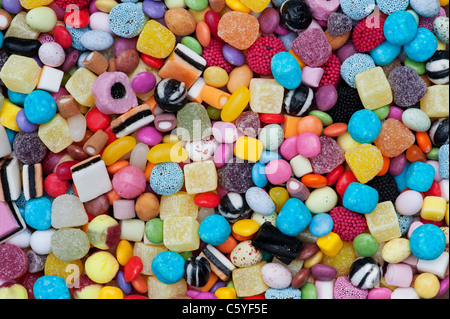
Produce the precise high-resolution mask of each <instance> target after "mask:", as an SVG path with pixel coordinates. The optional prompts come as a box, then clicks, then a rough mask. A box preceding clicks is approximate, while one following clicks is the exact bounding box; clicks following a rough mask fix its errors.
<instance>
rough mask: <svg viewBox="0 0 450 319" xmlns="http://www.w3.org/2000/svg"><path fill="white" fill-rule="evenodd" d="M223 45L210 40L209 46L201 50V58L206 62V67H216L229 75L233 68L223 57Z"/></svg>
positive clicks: (221, 42)
mask: <svg viewBox="0 0 450 319" xmlns="http://www.w3.org/2000/svg"><path fill="white" fill-rule="evenodd" d="M224 45H225V42H223V41H219V40H216V39H214V38H212V39H211V42H210V43H209V46H207V47H206V48H203V53H202V57H203V58H204V59H205V60H206V66H207V67H210V66H218V67H220V68H222V69H224V70H225V71H227V72H228V73H230V72H231V70H232V69H233V66H232V65H231V64H230V63H228V61H227V60H225V58H224V56H223V53H222V49H223V47H224Z"/></svg>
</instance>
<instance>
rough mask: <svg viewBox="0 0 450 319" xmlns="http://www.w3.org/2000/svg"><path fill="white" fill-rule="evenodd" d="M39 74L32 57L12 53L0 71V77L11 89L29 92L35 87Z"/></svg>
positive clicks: (37, 66)
mask: <svg viewBox="0 0 450 319" xmlns="http://www.w3.org/2000/svg"><path fill="white" fill-rule="evenodd" d="M40 74H41V68H40V67H39V65H38V64H37V63H36V61H35V60H34V59H32V58H28V57H25V56H20V55H16V54H12V55H11V56H9V58H8V60H6V63H5V64H4V65H3V67H2V70H1V71H0V79H1V80H2V81H3V83H4V84H5V86H6V87H7V88H8V89H10V90H11V91H14V92H18V93H24V94H29V93H31V92H32V91H33V90H34V89H35V88H36V85H37V83H38V82H39V76H40Z"/></svg>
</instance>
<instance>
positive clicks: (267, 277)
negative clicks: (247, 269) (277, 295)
mask: <svg viewBox="0 0 450 319" xmlns="http://www.w3.org/2000/svg"><path fill="white" fill-rule="evenodd" d="M261 276H262V279H263V280H264V282H265V283H266V285H267V286H269V287H271V288H275V289H284V288H287V287H289V285H290V284H291V281H292V275H291V272H290V271H289V269H288V268H287V267H286V266H284V265H282V264H280V263H268V264H265V265H264V266H263V267H262V268H261Z"/></svg>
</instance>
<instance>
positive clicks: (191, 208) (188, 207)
mask: <svg viewBox="0 0 450 319" xmlns="http://www.w3.org/2000/svg"><path fill="white" fill-rule="evenodd" d="M197 215H198V206H197V205H195V203H194V195H191V194H188V193H186V192H182V191H180V192H177V193H175V194H172V195H169V196H164V195H163V196H161V200H160V203H159V218H161V219H162V220H165V219H166V218H169V217H182V216H189V217H193V218H197Z"/></svg>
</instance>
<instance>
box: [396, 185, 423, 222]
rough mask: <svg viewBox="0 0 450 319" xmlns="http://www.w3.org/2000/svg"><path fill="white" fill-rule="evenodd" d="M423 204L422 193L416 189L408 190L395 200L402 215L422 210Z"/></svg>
mask: <svg viewBox="0 0 450 319" xmlns="http://www.w3.org/2000/svg"><path fill="white" fill-rule="evenodd" d="M422 204H423V197H422V194H420V193H419V192H417V191H414V190H407V191H405V192H403V193H401V194H400V195H399V196H398V197H397V199H396V200H395V209H396V210H397V212H398V213H399V214H400V215H404V216H412V215H415V214H417V213H418V212H419V211H420V209H421V208H422Z"/></svg>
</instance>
